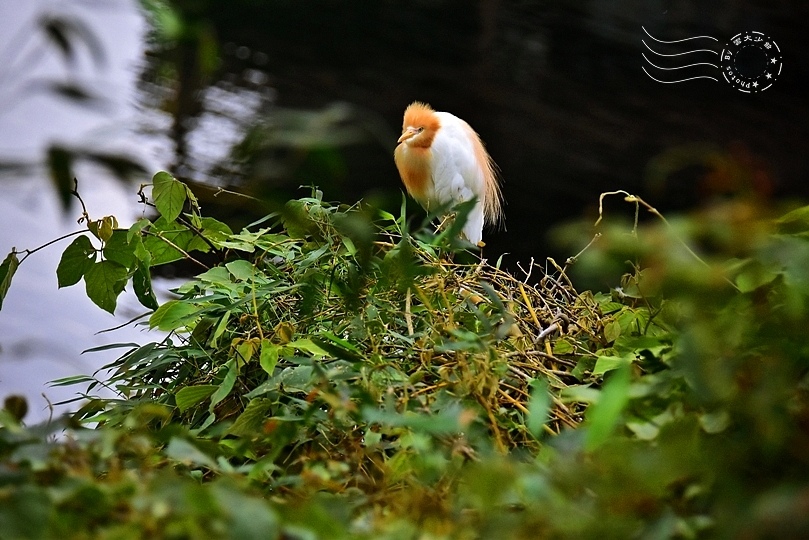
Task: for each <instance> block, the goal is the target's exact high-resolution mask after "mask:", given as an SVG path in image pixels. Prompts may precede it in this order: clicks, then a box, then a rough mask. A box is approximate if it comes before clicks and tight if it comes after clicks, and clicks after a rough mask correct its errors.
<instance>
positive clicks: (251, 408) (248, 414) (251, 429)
mask: <svg viewBox="0 0 809 540" xmlns="http://www.w3.org/2000/svg"><path fill="white" fill-rule="evenodd" d="M271 406H272V401H271V400H269V399H265V398H256V399H251V400H250V403H248V404H247V407H245V409H244V412H243V413H242V414H241V415H239V417H238V418H237V419H236V421H235V422H234V423H233V425H232V426H230V429H228V433H230V434H231V435H238V436H240V437H246V436H250V435H257V434H259V433H261V428H262V425H263V424H264V421H265V420H267V413H268V412H269V411H270V407H271Z"/></svg>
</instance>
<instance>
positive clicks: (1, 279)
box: [0, 251, 20, 309]
mask: <svg viewBox="0 0 809 540" xmlns="http://www.w3.org/2000/svg"><path fill="white" fill-rule="evenodd" d="M19 266H20V260H19V259H18V258H17V253H16V252H14V251H12V252H11V253H9V254H8V255H7V256H6V258H5V260H4V261H3V264H0V309H3V300H4V299H5V298H6V294H8V289H9V287H11V278H13V277H14V273H15V272H16V271H17V268H18V267H19Z"/></svg>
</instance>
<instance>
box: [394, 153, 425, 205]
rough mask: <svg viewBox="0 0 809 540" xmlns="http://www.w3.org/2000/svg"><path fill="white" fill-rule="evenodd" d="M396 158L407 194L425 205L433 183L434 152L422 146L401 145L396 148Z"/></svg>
mask: <svg viewBox="0 0 809 540" xmlns="http://www.w3.org/2000/svg"><path fill="white" fill-rule="evenodd" d="M395 158H396V165H397V167H398V169H399V173H400V174H401V176H402V181H403V182H404V185H405V187H406V188H407V192H408V193H410V195H411V196H412V197H413V198H414V199H416V200H417V201H419V202H420V203H422V204H424V203H423V201H424V200H425V199H426V198H427V196H428V192H429V190H430V187H431V183H432V171H431V169H430V163H431V161H432V151H431V150H430V149H429V148H425V147H422V146H408V145H407V144H401V145H399V147H397V148H396V153H395Z"/></svg>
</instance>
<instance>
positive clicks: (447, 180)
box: [393, 101, 503, 246]
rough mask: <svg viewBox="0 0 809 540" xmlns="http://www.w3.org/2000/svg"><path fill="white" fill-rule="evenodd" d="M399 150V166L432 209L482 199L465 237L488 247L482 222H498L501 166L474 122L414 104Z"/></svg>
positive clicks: (396, 155) (416, 195) (419, 197)
mask: <svg viewBox="0 0 809 540" xmlns="http://www.w3.org/2000/svg"><path fill="white" fill-rule="evenodd" d="M398 142H399V145H398V146H397V147H396V151H395V152H394V155H393V157H394V160H395V161H396V167H397V168H398V169H399V175H400V176H401V177H402V182H403V183H404V185H405V188H407V192H408V193H410V196H411V197H413V198H414V199H416V201H418V203H419V204H421V206H423V207H424V208H425V210H427V211H428V212H429V211H430V209H431V208H432V209H436V208H441V207H448V206H450V207H451V206H455V205H457V204H459V203H462V202H465V201H469V200H471V199H472V198H474V197H477V204H475V207H474V208H473V209H472V211H471V212H470V213H469V217H468V219H467V221H466V224H465V225H464V227H463V231H462V232H463V235H464V236H465V237H466V239H467V240H469V241H470V242H471V243H473V244H475V245H478V246H480V245H483V244H482V240H483V225H484V223H485V224H489V225H493V224H497V223H499V221H500V219H501V218H502V215H503V197H502V194H501V191H500V180H499V178H498V175H497V166H496V165H495V163H494V161H492V158H491V157H490V156H489V154H488V153H487V152H486V148H484V146H483V142H482V141H481V140H480V137H479V136H478V134H477V133H476V132H475V130H473V129H472V128H471V127H470V126H469V124H467V123H466V122H464V121H463V120H461V119H460V118H458V117H457V116H455V115H452V114H450V113H447V112H437V111H434V110H433V109H432V107H430V106H429V105H427V104H425V103H420V102H418V101H416V102H414V103H412V104H410V106H409V107H407V109H406V110H405V113H404V122H403V124H402V136H401V137H399V141H398Z"/></svg>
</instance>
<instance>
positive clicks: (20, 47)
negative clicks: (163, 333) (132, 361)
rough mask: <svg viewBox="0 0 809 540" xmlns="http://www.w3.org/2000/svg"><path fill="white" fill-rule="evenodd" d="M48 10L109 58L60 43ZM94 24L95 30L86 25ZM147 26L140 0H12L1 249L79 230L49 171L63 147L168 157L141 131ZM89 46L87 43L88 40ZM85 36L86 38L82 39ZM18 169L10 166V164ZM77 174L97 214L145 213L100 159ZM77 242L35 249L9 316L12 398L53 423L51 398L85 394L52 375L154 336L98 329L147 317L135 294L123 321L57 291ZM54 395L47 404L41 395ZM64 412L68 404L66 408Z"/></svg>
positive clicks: (6, 371) (0, 356)
mask: <svg viewBox="0 0 809 540" xmlns="http://www.w3.org/2000/svg"><path fill="white" fill-rule="evenodd" d="M43 17H50V18H57V19H58V18H61V19H64V20H69V21H81V23H76V24H82V25H86V28H85V30H86V31H88V32H91V33H92V36H93V38H90V39H97V40H98V43H97V46H98V47H99V48H100V49H101V50H103V55H104V56H103V57H104V61H103V62H99V61H98V60H97V58H96V57H97V56H98V55H97V53H96V52H95V51H93V50H90V49H88V48H87V46H86V45H85V46H77V47H76V48H75V49H73V50H71V54H72V56H71V57H69V58H68V57H67V56H66V54H65V52H64V51H63V50H60V49H59V47H54V43H53V39H52V38H49V37H48V34H47V33H46V31H47V29H46V28H45V27H43V26H42V24H41V21H42V20H43ZM82 28H84V26H82ZM145 32H146V26H145V23H144V19H143V16H142V14H141V13H140V12H139V10H138V8H137V7H136V5H135V4H134V3H133V2H131V1H128V0H127V1H124V0H111V1H105V2H89V1H70V2H45V1H40V2H4V3H3V4H2V6H0V56H2V57H4V58H8V59H10V61H9V62H5V63H3V64H0V70H2V71H0V95H2V101H3V102H4V104H5V106H4V107H3V109H2V110H0V163H4V164H14V165H16V167H14V168H11V169H8V170H7V174H4V175H3V176H2V178H1V179H0V251H2V252H3V256H5V254H6V253H8V252H9V251H10V250H11V248H12V246H14V247H16V248H17V249H18V250H22V249H33V248H35V247H37V246H39V245H41V244H43V243H45V242H47V241H50V240H52V239H54V238H56V237H58V236H60V235H62V234H66V233H68V232H71V231H75V230H78V229H79V226H78V225H77V224H76V218H77V217H78V216H79V213H78V211H77V208H76V207H75V206H74V207H72V208H71V209H69V210H67V211H65V210H64V207H63V205H62V202H61V201H60V198H59V196H58V194H57V190H56V189H55V188H54V185H53V184H52V182H51V181H50V180H49V178H48V176H49V175H48V167H47V166H46V165H47V164H46V163H44V157H45V156H46V154H47V151H48V148H50V147H51V145H53V144H54V143H58V144H59V145H62V146H64V147H66V148H71V149H80V150H88V151H93V152H102V151H104V152H107V153H109V155H124V156H136V158H137V159H138V160H139V161H141V162H143V163H146V164H150V165H149V166H151V167H154V166H155V165H156V163H157V162H158V160H157V159H155V156H154V155H150V153H149V151H148V148H144V147H142V146H141V145H140V144H139V143H138V141H137V139H135V138H133V130H132V126H133V125H135V122H134V118H136V117H137V116H138V114H139V111H138V108H137V107H136V106H135V104H136V101H137V100H136V96H137V94H136V91H137V89H136V85H135V81H136V78H137V75H138V73H139V72H140V70H141V69H142V65H143V48H144V39H143V38H144V34H145ZM85 41H86V40H85ZM74 43H76V44H80V43H83V42H82V41H81V40H79V41H75V42H74ZM69 84H72V85H75V86H77V87H82V88H85V87H86V88H91V89H92V90H93V91H94V92H97V93H98V94H100V95H101V96H103V100H104V105H103V106H101V107H99V106H95V105H93V106H87V103H77V102H76V100H70V99H66V98H65V96H64V95H60V94H58V93H54V92H52V91H48V90H47V88H53V87H55V86H58V85H63V86H64V85H69ZM9 170H10V171H11V172H8V171H9ZM75 174H76V176H77V177H78V178H79V179H80V190H81V193H82V196H83V198H84V199H85V202H86V203H87V206H88V210H89V211H90V213H91V215H93V216H95V217H101V216H103V215H107V214H113V213H114V214H116V215H117V216H118V217H119V219H120V220H121V222H122V225H124V226H126V225H127V224H128V223H127V222H132V221H133V220H134V219H135V218H136V217H138V216H137V208H136V205H135V204H134V203H135V201H136V197H135V196H134V191H135V190H136V188H133V186H131V185H125V184H122V183H121V182H120V181H118V180H117V179H115V178H114V177H113V175H111V174H110V172H109V170H107V169H105V168H103V167H100V166H99V165H98V164H97V163H95V164H94V163H92V162H87V161H84V162H81V161H80V162H77V163H76V164H75ZM66 245H67V242H64V243H62V244H59V245H56V246H54V247H53V248H51V249H45V250H42V251H40V252H38V253H36V254H34V255H32V256H31V257H30V258H29V259H28V260H27V261H25V262H24V263H23V265H22V266H21V267H20V269H19V271H18V273H17V274H16V276H15V278H14V281H13V284H12V287H11V290H10V291H9V293H8V296H7V297H6V299H5V302H4V305H3V310H2V312H0V397H2V396H6V395H8V394H11V393H16V394H23V395H25V396H27V398H28V400H29V404H30V406H29V414H28V416H27V418H26V420H27V421H28V422H35V421H39V420H43V419H46V418H47V417H48V416H49V414H50V411H49V410H48V401H50V402H51V403H56V402H58V401H61V400H65V399H69V398H72V397H74V396H75V394H76V391H77V387H68V388H50V387H49V386H47V384H46V383H47V382H48V381H50V380H53V379H56V378H60V377H66V376H72V375H76V374H83V373H92V372H93V371H95V370H96V369H97V368H98V367H100V366H101V365H103V364H105V363H106V362H108V361H110V360H111V359H113V358H115V357H116V353H115V351H110V352H106V353H92V354H86V355H81V351H82V350H84V349H88V348H91V347H96V346H100V345H104V344H108V343H116V342H131V341H139V342H143V341H145V340H147V339H150V337H149V336H145V335H144V334H143V333H142V332H141V331H140V329H136V328H126V329H123V330H119V331H115V332H110V333H106V334H100V335H97V334H96V332H98V331H100V330H103V329H105V328H109V327H112V326H117V325H118V324H121V323H122V322H124V321H126V320H128V319H129V318H131V317H133V316H135V315H136V314H138V313H140V311H142V309H140V308H138V307H137V301H136V299H135V298H134V296H132V297H128V296H127V297H123V298H122V299H121V300H120V306H121V307H120V308H119V310H118V316H117V317H115V318H113V317H112V316H110V315H108V314H106V313H105V312H102V311H101V310H99V309H98V308H96V307H95V306H94V305H93V304H91V302H90V301H89V300H88V299H87V297H86V295H85V293H84V290H83V289H82V286H81V285H77V286H74V287H71V288H67V289H62V290H57V282H56V266H57V264H58V261H59V257H60V255H61V250H62V249H64V247H66ZM43 393H44V394H46V395H47V399H45V398H43V396H42V395H41V394H43ZM64 409H65V408H64V407H59V408H57V411H56V412H57V413H58V412H59V410H64Z"/></svg>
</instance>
